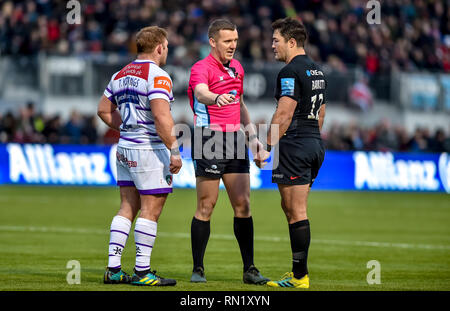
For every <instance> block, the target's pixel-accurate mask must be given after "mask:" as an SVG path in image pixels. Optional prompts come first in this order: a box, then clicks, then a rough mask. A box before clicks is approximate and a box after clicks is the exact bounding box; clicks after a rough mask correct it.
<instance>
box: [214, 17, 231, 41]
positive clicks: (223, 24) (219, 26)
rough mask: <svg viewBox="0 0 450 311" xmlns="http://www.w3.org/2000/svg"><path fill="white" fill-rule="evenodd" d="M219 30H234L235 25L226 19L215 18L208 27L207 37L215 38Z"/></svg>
mask: <svg viewBox="0 0 450 311" xmlns="http://www.w3.org/2000/svg"><path fill="white" fill-rule="evenodd" d="M221 30H236V25H235V24H233V23H232V22H230V21H229V20H227V19H216V20H214V21H213V22H212V23H211V24H210V25H209V27H208V38H215V37H216V35H217V34H218V33H219V31H221Z"/></svg>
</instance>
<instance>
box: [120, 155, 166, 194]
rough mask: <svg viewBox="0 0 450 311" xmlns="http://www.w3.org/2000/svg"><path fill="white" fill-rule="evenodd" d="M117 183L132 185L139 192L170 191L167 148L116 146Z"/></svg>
mask: <svg viewBox="0 0 450 311" xmlns="http://www.w3.org/2000/svg"><path fill="white" fill-rule="evenodd" d="M116 157H117V159H116V165H117V185H118V186H133V187H136V189H137V190H138V191H139V193H140V194H161V193H171V192H172V178H173V177H172V173H170V171H169V166H170V152H169V150H167V149H157V150H148V149H128V148H123V147H119V146H117V152H116Z"/></svg>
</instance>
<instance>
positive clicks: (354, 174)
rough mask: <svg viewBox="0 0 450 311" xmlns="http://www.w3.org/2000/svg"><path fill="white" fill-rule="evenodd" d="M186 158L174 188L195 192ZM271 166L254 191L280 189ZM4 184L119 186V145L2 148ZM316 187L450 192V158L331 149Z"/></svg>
mask: <svg viewBox="0 0 450 311" xmlns="http://www.w3.org/2000/svg"><path fill="white" fill-rule="evenodd" d="M182 157H183V167H182V169H181V171H180V173H179V174H177V175H175V176H174V178H173V185H174V187H175V188H194V187H195V173H194V166H193V163H192V159H191V158H190V150H183V152H182ZM250 159H251V155H250ZM272 164H273V161H271V163H269V165H267V166H266V167H265V168H264V169H262V170H260V169H259V168H257V167H256V165H254V163H253V162H251V167H250V183H251V188H252V189H276V185H275V184H273V183H272V180H271V177H272V172H271V168H272ZM0 184H9V185H14V184H20V185H24V184H26V185H72V186H73V185H82V186H114V185H116V145H112V146H96V145H88V146H87V145H85V146H78V145H49V144H43V145H40V144H17V143H9V144H0ZM313 189H316V190H362V191H372V190H374V191H427V192H447V193H450V154H447V153H442V154H430V153H414V154H413V153H390V152H362V151H356V152H337V151H327V152H326V155H325V161H324V163H323V165H322V168H321V170H320V172H319V176H318V177H317V179H316V180H315V182H314V185H313Z"/></svg>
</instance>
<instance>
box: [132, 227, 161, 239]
mask: <svg viewBox="0 0 450 311" xmlns="http://www.w3.org/2000/svg"><path fill="white" fill-rule="evenodd" d="M134 232H139V233H142V234H145V235H149V236H152V237H154V238H156V235H153V234H150V233H147V232H143V231H139V230H136V229H134Z"/></svg>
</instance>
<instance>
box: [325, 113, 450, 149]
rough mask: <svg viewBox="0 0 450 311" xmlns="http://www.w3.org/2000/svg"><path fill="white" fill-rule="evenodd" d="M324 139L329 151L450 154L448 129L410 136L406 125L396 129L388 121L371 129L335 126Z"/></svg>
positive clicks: (420, 130)
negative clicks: (446, 131) (446, 130)
mask: <svg viewBox="0 0 450 311" xmlns="http://www.w3.org/2000/svg"><path fill="white" fill-rule="evenodd" d="M322 136H323V137H322V138H323V139H324V141H325V144H326V147H327V149H329V150H341V151H355V150H362V151H392V152H395V151H399V152H436V153H439V152H450V136H446V134H445V130H444V129H437V130H436V131H435V132H434V133H432V132H431V131H430V130H429V129H428V128H425V127H417V128H416V129H415V130H414V133H412V134H408V132H407V131H406V129H405V127H404V126H402V125H395V126H393V125H392V124H391V123H390V122H389V121H388V120H381V121H380V122H379V123H377V124H375V125H374V126H368V127H361V126H359V125H358V124H356V123H350V124H331V126H329V127H328V129H327V131H324V132H323V133H322Z"/></svg>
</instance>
